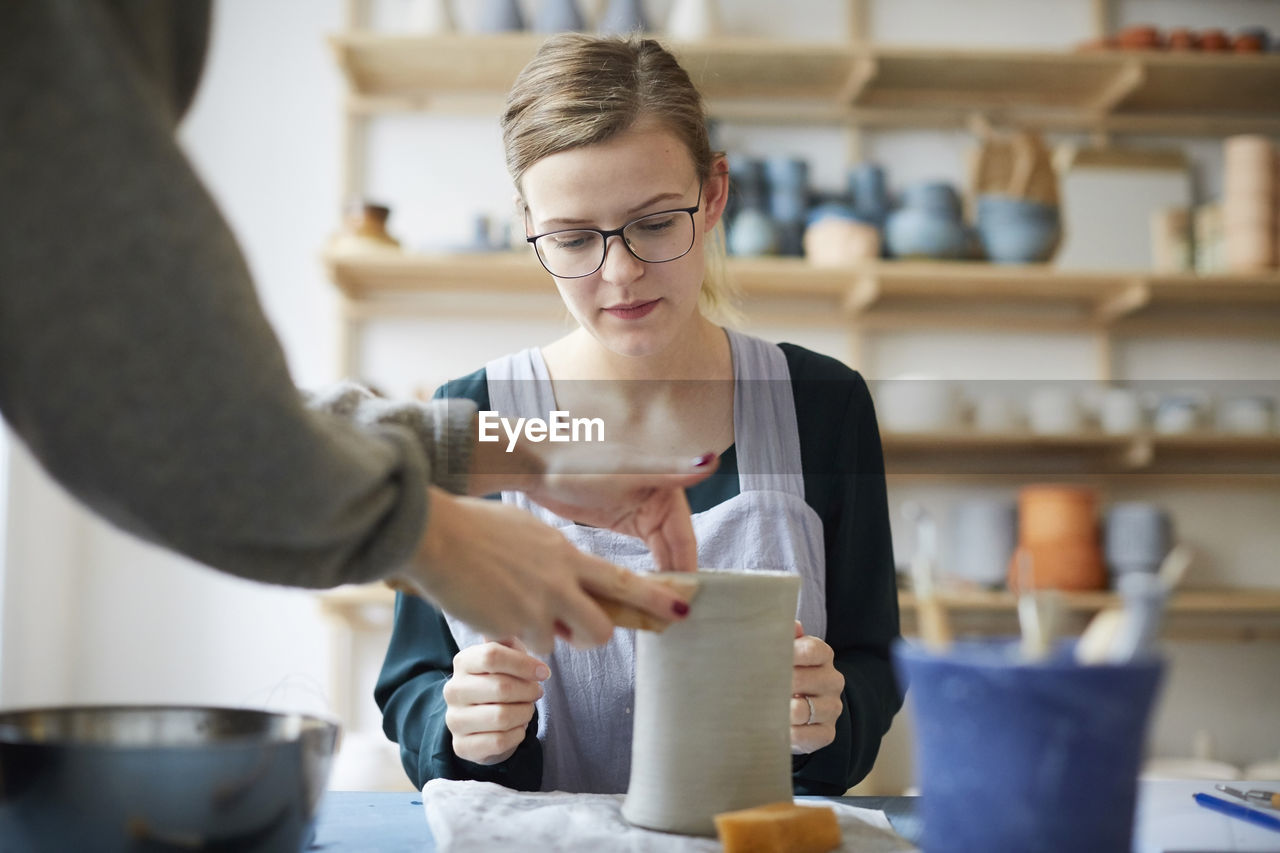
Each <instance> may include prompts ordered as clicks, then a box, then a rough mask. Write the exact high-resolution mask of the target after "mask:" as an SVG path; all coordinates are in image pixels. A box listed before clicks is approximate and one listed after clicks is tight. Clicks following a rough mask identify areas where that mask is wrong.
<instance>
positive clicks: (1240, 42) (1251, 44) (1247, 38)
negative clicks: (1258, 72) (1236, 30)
mask: <svg viewBox="0 0 1280 853" xmlns="http://www.w3.org/2000/svg"><path fill="white" fill-rule="evenodd" d="M1231 46H1232V48H1233V49H1234V50H1235V52H1236V53H1262V51H1263V48H1264V45H1263V43H1262V39H1261V38H1259V37H1258V36H1256V35H1253V34H1251V33H1250V34H1247V35H1238V36H1236V40H1235V42H1234V43H1233V44H1232V45H1231Z"/></svg>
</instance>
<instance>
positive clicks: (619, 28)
mask: <svg viewBox="0 0 1280 853" xmlns="http://www.w3.org/2000/svg"><path fill="white" fill-rule="evenodd" d="M596 30H597V31H598V32H599V33H601V34H602V35H615V36H617V35H627V34H628V33H644V32H648V31H649V19H648V18H647V17H645V14H644V6H643V5H642V4H641V3H640V0H609V5H608V6H607V7H606V8H605V10H604V14H603V15H601V16H600V21H599V23H598V24H597V25H596Z"/></svg>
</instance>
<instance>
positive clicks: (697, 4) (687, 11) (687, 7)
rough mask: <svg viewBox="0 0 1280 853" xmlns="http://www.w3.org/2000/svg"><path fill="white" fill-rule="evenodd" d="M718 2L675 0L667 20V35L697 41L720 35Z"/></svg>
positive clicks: (716, 0)
mask: <svg viewBox="0 0 1280 853" xmlns="http://www.w3.org/2000/svg"><path fill="white" fill-rule="evenodd" d="M720 30H721V25H720V2H719V0H675V3H674V4H673V5H672V7H671V15H670V17H668V18H667V35H669V36H671V37H672V38H673V39H680V40H682V41H698V40H701V39H709V38H715V37H716V36H718V35H720Z"/></svg>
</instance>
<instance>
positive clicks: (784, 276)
mask: <svg viewBox="0 0 1280 853" xmlns="http://www.w3.org/2000/svg"><path fill="white" fill-rule="evenodd" d="M364 5H365V4H364V3H363V2H362V0H347V8H348V15H347V29H346V31H345V32H343V33H341V34H337V35H334V36H332V37H331V38H330V47H331V49H332V51H333V53H334V55H335V57H336V59H337V62H338V64H339V66H340V68H341V70H342V73H343V74H344V76H345V78H346V81H347V84H348V93H347V98H346V102H345V105H344V112H345V116H346V122H345V127H346V131H345V133H346V139H345V144H344V149H345V155H344V157H345V164H344V170H343V187H342V190H343V197H344V198H354V197H359V196H360V195H361V194H362V192H363V186H364V177H365V172H364V168H365V167H364V160H365V156H366V153H367V152H366V150H365V145H364V136H365V131H366V129H367V125H368V121H369V119H370V118H371V117H373V116H377V115H381V114H387V113H397V112H416V111H431V112H432V113H436V114H455V115H457V114H462V115H481V116H489V117H496V116H497V115H498V113H499V111H500V108H501V104H502V101H503V98H504V96H505V93H506V92H507V91H508V89H509V88H510V86H511V83H512V82H513V80H514V79H515V77H516V75H517V74H518V72H519V71H520V69H521V68H523V66H524V65H525V63H526V62H527V61H528V60H529V58H530V57H531V56H532V55H533V53H534V51H535V50H536V47H537V45H538V43H539V41H540V39H541V38H542V37H541V36H538V35H534V34H527V33H520V34H504V35H468V34H450V35H441V36H402V35H384V34H377V33H373V32H370V31H368V30H366V29H365V27H367V25H368V15H367V10H365V11H364V12H362V11H361V8H362V6H364ZM849 5H850V17H851V20H852V21H854V23H853V24H852V25H851V27H850V32H848V33H840V34H837V35H836V38H837V39H840V40H839V41H833V42H831V43H801V42H788V41H779V40H776V39H762V38H759V39H758V38H725V39H717V40H715V41H710V42H706V43H673V44H672V47H673V49H674V50H675V52H676V53H677V54H678V55H679V56H680V58H681V61H682V63H683V64H684V66H685V67H686V68H687V69H689V71H690V74H691V76H692V77H693V78H694V80H695V83H697V85H698V86H699V88H700V90H701V91H702V92H703V93H704V95H705V96H706V98H707V103H708V107H709V109H710V111H711V113H712V114H713V115H714V116H715V117H717V118H720V119H727V120H743V121H750V122H765V123H787V124H795V123H805V122H811V123H823V124H835V125H841V126H846V127H848V128H850V129H851V130H852V131H854V135H856V131H858V130H859V129H861V128H874V127H920V128H932V129H937V128H948V127H970V126H973V124H974V122H975V120H977V121H985V122H990V123H992V124H998V125H1021V126H1031V127H1038V128H1041V129H1044V130H1050V131H1053V130H1058V131H1085V132H1092V133H1096V134H1103V135H1108V134H1114V133H1134V134H1154V135H1160V134H1163V135H1203V136H1210V137H1222V136H1226V135H1229V134H1235V133H1246V132H1256V133H1267V134H1273V135H1275V134H1280V55H1274V54H1272V55H1259V56H1245V55H1235V54H1218V55H1214V54H1179V53H1164V52H1089V53H1085V52H1080V53H1076V52H1070V51H1042V50H1041V51H1027V50H958V49H940V48H927V49H925V48H913V47H900V46H885V45H879V44H874V43H871V42H868V41H867V36H868V35H869V34H868V33H867V32H866V27H865V11H866V10H865V3H863V2H861V0H850V3H849ZM1093 5H1094V7H1095V17H1096V18H1097V22H1096V23H1097V26H1096V30H1097V32H1096V33H1095V34H1096V35H1098V36H1102V35H1105V34H1106V33H1107V28H1108V20H1109V19H1110V18H1111V15H1110V8H1109V7H1110V2H1109V0H1094V4H1093ZM324 261H325V263H326V265H327V267H328V269H329V272H330V276H331V278H332V280H333V282H334V283H335V285H336V286H337V287H338V288H339V290H340V292H341V294H342V300H343V316H344V322H345V323H346V324H347V329H346V332H347V333H346V334H345V335H344V344H343V346H344V353H345V354H344V368H345V373H347V374H348V375H358V374H359V370H358V366H357V365H356V364H355V360H354V355H353V347H352V341H353V340H355V339H357V338H358V331H359V326H360V324H362V323H364V322H366V321H368V320H371V319H375V318H386V317H401V316H413V315H415V314H419V315H427V316H432V317H440V316H442V312H456V313H462V314H464V315H465V314H466V312H467V308H466V307H465V306H466V304H467V300H468V299H470V298H473V297H478V298H481V299H487V300H488V301H487V303H486V304H485V307H484V312H485V316H494V315H495V312H496V313H501V312H503V311H504V310H505V311H508V312H510V313H511V314H512V315H513V316H521V317H529V316H531V314H530V308H529V306H530V305H531V304H533V303H535V302H536V303H538V304H540V305H542V304H545V306H546V311H547V314H548V316H550V315H554V314H556V313H559V314H561V315H562V314H563V309H562V307H561V306H560V302H559V299H558V297H557V296H556V295H555V291H554V288H553V286H552V284H551V282H550V280H549V279H548V277H547V275H546V274H545V272H544V271H543V270H542V269H541V268H540V267H539V266H538V264H537V262H536V261H535V260H534V259H533V258H532V257H531V256H529V255H528V254H526V253H516V252H513V253H490V254H451V255H415V254H397V253H386V254H378V255H334V254H327V255H326V256H325V258H324ZM729 271H730V274H731V276H732V277H733V278H734V279H735V280H736V282H737V283H738V285H739V286H740V287H741V288H742V290H743V292H744V294H745V296H746V298H747V303H748V304H747V306H746V307H747V309H748V316H750V317H752V318H753V319H767V320H770V321H775V320H777V321H780V320H784V319H787V318H792V317H794V318H797V319H800V320H802V321H804V322H812V323H815V324H827V325H831V324H836V325H839V326H842V327H845V328H848V329H849V334H850V340H851V349H852V350H854V352H853V353H852V357H851V363H860V360H859V359H858V358H857V351H858V348H859V346H860V344H859V343H858V341H859V336H860V335H861V334H862V333H863V332H864V331H875V330H889V331H892V330H913V329H928V328H945V329H957V328H965V329H993V330H1005V329H1009V330H1020V331H1028V330H1031V331H1039V330H1046V331H1066V332H1084V333H1087V334H1090V335H1092V336H1093V338H1094V340H1095V342H1096V346H1097V350H1098V365H1099V370H1098V371H1097V375H1096V378H1097V379H1099V380H1104V381H1105V380H1108V379H1110V378H1111V375H1110V368H1111V339H1112V337H1113V336H1115V335H1142V334H1179V335H1195V334H1201V333H1205V334H1218V335H1220V334H1223V332H1224V331H1228V330H1229V331H1230V333H1231V334H1237V333H1242V334H1254V335H1262V336H1268V337H1270V336H1275V335H1277V334H1280V274H1266V275H1211V276H1198V275H1190V274H1187V275H1164V274H1154V273H1141V272H1139V273H1133V272H1124V273H1120V272H1115V273H1111V272H1068V271H1061V270H1056V269H1054V268H1052V267H1045V266H1022V267H1018V266H995V265H988V264H978V263H948V262H938V263H926V262H909V263H873V264H866V265H860V266H856V267H845V268H820V267H814V266H812V265H809V264H807V263H806V262H804V261H803V260H800V259H793V258H765V259H753V260H740V259H732V260H731V261H730V263H729ZM495 295H496V297H498V298H497V299H495V298H494V297H495ZM495 303H498V304H496V305H495ZM459 305H462V307H459ZM882 438H883V443H884V448H885V455H886V462H887V465H888V467H889V470H890V472H891V476H895V477H896V476H906V477H912V476H918V477H920V478H922V479H928V480H930V481H936V480H937V479H938V475H939V473H940V472H941V473H942V474H944V475H945V474H947V473H951V472H954V473H956V474H957V475H960V476H962V477H964V478H966V480H971V479H975V478H980V476H982V475H988V474H990V475H995V476H1000V477H1005V478H1012V479H1013V480H1016V481H1019V482H1021V481H1026V480H1028V479H1030V478H1032V477H1034V478H1042V477H1044V476H1049V475H1052V476H1054V477H1055V478H1057V477H1061V478H1062V479H1068V480H1069V479H1073V478H1076V477H1082V478H1085V479H1096V478H1097V477H1099V476H1107V475H1110V474H1123V475H1125V476H1130V477H1133V476H1145V475H1156V476H1163V475H1166V474H1185V475H1187V476H1190V477H1197V478H1205V477H1209V478H1212V477H1219V476H1226V477H1229V478H1235V479H1236V480H1237V481H1242V482H1243V481H1247V482H1253V483H1257V482H1260V483H1262V484H1263V485H1264V487H1266V488H1274V486H1275V484H1276V483H1277V480H1276V477H1277V476H1280V436H1277V437H1261V438H1234V437H1226V436H1221V435H1213V434H1200V435H1189V436H1151V435H1145V434H1144V435H1132V436H1104V435H1100V434H1082V435H1074V436H1061V437H1042V436H1031V435H1026V434H1017V435H982V434H975V433H966V432H952V433H943V434H901V433H892V432H886V433H884V434H883V436H882ZM319 600H320V602H321V603H322V606H323V607H324V610H325V612H326V613H327V614H328V615H329V616H330V617H332V619H333V620H334V624H335V626H336V627H337V628H339V630H338V631H337V633H338V634H339V638H338V642H337V644H336V645H335V649H336V650H338V651H339V654H338V655H337V656H336V657H335V662H336V663H335V666H336V667H337V668H338V670H339V671H338V672H337V673H336V674H335V682H334V683H335V692H336V693H338V695H342V693H341V690H340V689H338V688H339V687H340V685H343V684H345V683H346V681H345V680H344V679H345V678H346V675H345V673H346V672H347V671H348V670H349V661H348V660H346V659H345V658H342V657H341V654H340V650H341V648H343V647H344V645H343V644H344V643H346V644H347V645H349V640H350V632H352V631H357V630H374V629H378V630H382V629H385V627H386V626H387V624H388V622H389V605H390V603H391V601H392V600H393V595H392V593H391V592H390V591H389V590H387V589H385V588H384V587H381V586H376V587H356V588H348V589H341V590H337V591H333V592H329V593H324V594H321V595H320V596H319ZM900 603H901V605H902V613H903V627H904V631H906V632H908V633H909V632H911V631H912V630H914V599H913V597H912V596H911V594H910V593H909V592H904V593H902V594H901V596H900ZM1115 603H1116V600H1115V598H1114V597H1113V596H1112V595H1110V594H1107V593H1089V594H1080V595H1069V596H1066V606H1067V609H1068V611H1069V613H1070V614H1071V619H1070V620H1069V621H1071V622H1072V624H1071V625H1070V626H1069V627H1070V628H1071V630H1079V629H1080V628H1081V627H1083V624H1084V623H1085V622H1086V621H1087V619H1088V618H1089V617H1090V616H1091V615H1092V614H1093V613H1094V612H1096V611H1097V610H1098V609H1100V608H1102V607H1106V606H1111V605H1114V604H1115ZM947 604H948V607H949V609H950V610H951V612H952V619H953V622H954V624H955V627H956V628H957V630H958V632H960V633H969V632H982V633H1014V632H1015V631H1016V614H1015V603H1014V600H1013V598H1012V596H1010V595H1009V594H1007V593H1001V592H980V593H949V594H948V596H947ZM1166 629H1167V630H1166V634H1167V635H1168V636H1176V637H1188V638H1206V639H1224V640H1241V639H1271V640H1275V639H1280V589H1263V590H1249V589H1238V590H1187V591H1184V592H1180V593H1179V594H1178V595H1177V596H1176V597H1175V599H1174V600H1173V602H1172V605H1171V608H1170V611H1169V615H1168V620H1167V622H1166ZM344 637H345V639H344ZM343 667H347V668H348V669H346V670H344V669H343Z"/></svg>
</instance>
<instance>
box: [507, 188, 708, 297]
mask: <svg viewBox="0 0 1280 853" xmlns="http://www.w3.org/2000/svg"><path fill="white" fill-rule="evenodd" d="M704 183H705V181H698V201H697V203H696V204H695V205H694V206H693V207H673V208H671V209H670V210H655V211H654V212H653V213H646V214H645V215H644V216H637V217H636V218H635V219H632V220H631V221H630V222H626V223H623V225H622V226H621V227H619V228H613V229H611V230H609V231H605V230H603V229H600V228H559V229H557V230H555V231H544V232H543V233H541V234H535V235H533V236H532V237H525V238H524V239H525V242H526V243H529V244H530V245H532V246H533V254H534V255H536V256H537V258H538V263H539V264H541V265H542V268H543V269H544V270H546V271H547V272H548V273H549V274H550V275H552V276H554V277H555V278H586V277H587V276H589V275H595V274H596V273H598V272H600V270H601V268H603V267H604V262H605V261H606V260H608V258H609V238H610V237H617V238H619V240H620V242H621V243H622V247H623V248H624V249H626V250H627V254H628V255H630V256H631V257H633V258H635V259H636V260H637V261H639V262H640V263H642V264H669V263H671V262H672V261H678V260H680V259H681V258H683V257H684V256H685V255H687V254H689V253H690V252H692V251H693V244H694V243H696V242H697V241H698V223H697V220H695V219H694V218H693V215H694V214H695V213H697V212H698V211H699V210H700V209H701V208H702V190H703V185H704ZM665 213H687V214H688V215H689V220H690V221H691V222H692V223H693V236H692V237H691V238H690V239H689V248H687V249H685V250H684V251H683V252H681V253H680V254H678V255H676V256H675V257H674V258H667V259H666V260H665V261H646V260H645V259H644V258H642V257H640V256H639V255H637V254H636V253H635V250H634V249H632V248H631V245H630V244H629V243H627V238H626V237H624V236H623V232H624V231H626V230H627V229H628V228H630V227H631V226H632V225H635V224H636V223H637V222H639V221H641V220H642V219H648V218H649V217H650V216H662V215H663V214H665ZM575 231H589V232H591V233H592V234H599V235H600V237H601V239H602V241H603V243H602V245H603V247H604V248H603V250H602V251H601V252H600V263H599V264H598V265H597V266H596V268H595V269H593V270H592V271H591V272H584V273H582V274H581V275H556V273H554V272H552V271H551V269H550V268H549V267H548V266H547V262H546V261H545V260H543V259H542V253H541V252H539V251H538V245H537V243H538V241H539V240H541V239H542V238H543V237H550V236H552V235H553V234H571V233H573V232H575Z"/></svg>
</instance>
